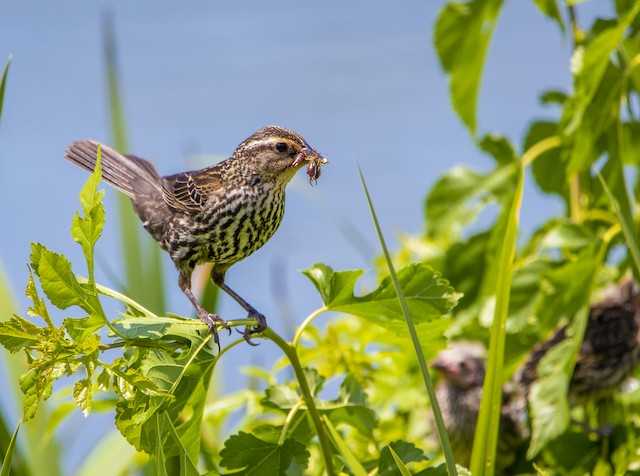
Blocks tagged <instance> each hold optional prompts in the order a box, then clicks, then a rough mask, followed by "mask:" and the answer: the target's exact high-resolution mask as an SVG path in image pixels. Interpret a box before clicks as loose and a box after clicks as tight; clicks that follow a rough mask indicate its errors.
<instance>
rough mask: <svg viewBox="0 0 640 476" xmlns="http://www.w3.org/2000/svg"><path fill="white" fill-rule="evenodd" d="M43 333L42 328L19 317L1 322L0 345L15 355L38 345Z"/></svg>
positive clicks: (15, 316)
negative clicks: (26, 348)
mask: <svg viewBox="0 0 640 476" xmlns="http://www.w3.org/2000/svg"><path fill="white" fill-rule="evenodd" d="M41 333H42V328H40V327H38V326H36V325H35V324H32V323H31V322H29V321H27V320H26V319H23V318H21V317H20V316H17V315H14V316H13V317H12V318H11V319H9V320H8V321H5V322H0V344H1V345H2V346H3V347H4V348H5V349H7V350H8V351H9V352H13V353H15V352H18V351H19V350H22V349H23V348H25V347H28V346H31V345H34V344H36V343H37V342H39V340H40V338H39V335H40V334H41Z"/></svg>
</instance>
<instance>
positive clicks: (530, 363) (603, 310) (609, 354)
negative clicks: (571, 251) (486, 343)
mask: <svg viewBox="0 0 640 476" xmlns="http://www.w3.org/2000/svg"><path fill="white" fill-rule="evenodd" d="M566 337H567V326H563V327H560V328H559V329H557V330H556V331H555V332H554V333H553V334H552V335H551V337H549V338H548V339H547V340H546V341H544V342H542V343H541V344H539V345H538V346H537V347H536V348H534V350H533V351H532V352H531V354H530V355H529V357H528V358H527V360H526V362H525V363H524V364H523V366H522V369H521V370H520V373H519V383H520V385H521V386H522V388H523V391H524V393H525V395H526V396H527V397H528V394H529V391H530V389H531V385H532V384H533V382H534V381H535V380H536V379H537V377H538V364H539V363H540V360H541V359H542V357H544V356H545V355H546V354H547V352H549V350H551V349H552V348H553V347H555V346H556V345H558V344H559V343H561V342H562V341H564V340H565V339H566ZM639 363H640V287H639V286H638V284H637V283H636V282H635V281H634V279H633V278H632V277H630V276H627V277H625V278H623V279H622V280H621V281H620V283H618V284H617V285H612V286H610V287H609V288H607V289H606V290H605V293H604V298H603V299H602V301H600V302H598V303H596V304H593V305H592V306H591V309H590V311H589V319H588V321H587V327H586V329H585V334H584V339H583V340H582V344H581V345H580V350H579V351H578V356H577V358H576V363H575V367H574V369H573V374H572V376H571V381H570V382H569V402H570V403H571V404H572V405H577V404H581V403H584V402H586V401H588V400H599V399H601V398H605V397H608V396H610V395H611V394H612V393H613V392H614V391H615V390H617V389H618V388H619V387H620V386H621V385H622V383H623V382H624V381H625V380H626V379H627V377H629V376H630V375H631V373H632V372H633V371H634V369H635V368H636V367H637V366H638V364H639Z"/></svg>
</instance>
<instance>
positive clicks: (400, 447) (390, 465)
mask: <svg viewBox="0 0 640 476" xmlns="http://www.w3.org/2000/svg"><path fill="white" fill-rule="evenodd" d="M390 449H393V451H394V452H395V454H396V456H397V457H398V459H399V460H400V461H401V462H402V463H403V464H405V465H406V464H407V463H413V462H420V461H425V460H427V459H428V458H427V457H426V456H425V454H424V452H423V451H422V450H421V449H420V448H417V447H416V446H415V445H414V444H413V443H408V442H406V441H401V440H398V441H394V442H393V443H389V445H387V446H385V447H384V448H382V451H380V460H379V461H378V474H379V476H395V475H397V474H400V471H399V470H398V466H397V464H396V460H395V458H394V457H393V455H392V454H391V451H389V450H390ZM445 474H446V471H445Z"/></svg>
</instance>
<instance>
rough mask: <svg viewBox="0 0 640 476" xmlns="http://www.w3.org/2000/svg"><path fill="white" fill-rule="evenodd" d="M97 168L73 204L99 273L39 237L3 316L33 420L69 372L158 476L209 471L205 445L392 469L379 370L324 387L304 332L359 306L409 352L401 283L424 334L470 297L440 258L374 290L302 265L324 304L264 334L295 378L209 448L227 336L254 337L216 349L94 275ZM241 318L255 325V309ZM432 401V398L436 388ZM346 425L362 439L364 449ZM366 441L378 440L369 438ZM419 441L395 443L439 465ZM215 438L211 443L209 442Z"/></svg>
mask: <svg viewBox="0 0 640 476" xmlns="http://www.w3.org/2000/svg"><path fill="white" fill-rule="evenodd" d="M100 174H101V170H100V163H99V160H98V163H97V165H96V169H95V171H94V173H93V174H92V175H91V176H90V177H89V179H88V181H87V183H86V184H85V186H84V187H83V188H82V190H81V192H80V196H79V200H80V204H81V208H82V210H81V212H79V213H76V214H75V216H74V218H73V221H72V226H71V236H72V238H73V239H74V241H75V242H77V243H78V244H79V245H80V247H81V249H82V251H83V254H84V257H85V263H86V267H87V276H88V277H87V278H83V277H80V276H77V275H76V274H75V272H74V270H73V266H72V263H71V262H70V261H69V260H68V259H67V258H66V257H65V256H64V255H62V254H59V253H56V252H54V251H52V250H50V249H48V248H47V247H46V246H44V245H43V244H39V243H38V244H33V245H32V247H31V257H30V258H31V262H30V266H29V269H30V274H29V280H28V283H27V289H26V293H27V296H28V297H29V298H30V300H31V302H32V304H31V306H30V307H29V311H28V317H29V318H24V317H21V316H19V315H14V316H13V317H12V318H11V319H9V320H8V321H5V322H2V323H0V344H2V345H3V346H4V347H5V348H6V349H7V350H9V351H10V352H13V353H17V352H24V353H26V355H27V357H28V363H29V367H28V370H27V371H26V372H25V373H24V374H23V375H22V376H21V377H20V387H21V389H22V392H23V393H24V397H25V398H24V418H25V420H30V419H33V418H34V417H35V416H36V414H37V412H38V409H39V408H40V406H41V405H42V402H43V401H45V400H47V399H49V398H50V397H51V396H52V395H53V394H54V382H55V381H56V380H59V379H61V378H62V377H71V378H72V379H73V383H72V388H71V389H70V391H69V392H68V394H69V396H70V398H72V399H73V401H74V402H75V404H76V406H77V407H78V408H79V409H80V410H81V411H82V412H83V413H84V414H85V415H88V414H89V413H90V412H91V411H94V410H95V409H100V408H114V409H115V424H116V428H117V429H118V430H119V432H120V433H121V434H122V436H123V437H124V438H125V439H126V441H127V442H128V443H129V444H130V445H132V446H133V447H134V448H135V449H136V450H137V451H140V452H144V453H147V454H149V455H150V456H151V457H152V461H153V462H154V463H155V465H156V469H157V471H158V473H159V474H176V473H177V472H180V474H200V471H201V469H202V463H201V461H202V459H203V455H206V456H205V459H206V460H207V461H208V463H207V465H206V468H205V470H206V471H218V472H219V471H220V468H221V467H223V468H226V469H227V470H229V471H233V472H236V470H239V471H240V473H243V474H244V472H246V473H249V472H254V471H258V472H259V473H260V474H285V473H286V474H308V473H307V470H308V468H312V469H311V471H312V472H315V473H318V472H323V471H326V472H327V473H328V474H334V473H335V471H336V468H339V467H341V466H342V465H346V467H348V468H349V469H350V470H351V471H352V472H354V474H366V470H365V469H364V466H363V464H362V463H361V461H367V464H366V466H367V467H375V465H376V464H384V465H385V468H387V469H385V470H384V471H385V474H387V473H388V471H390V470H389V467H390V464H389V455H388V452H387V454H386V456H385V453H381V452H382V450H383V448H385V445H388V444H389V441H388V440H387V439H386V438H385V437H384V435H383V434H382V433H380V429H379V425H380V424H381V422H382V421H384V420H380V419H379V418H378V416H377V415H376V412H375V410H374V407H372V406H371V404H370V402H369V398H368V392H369V391H371V392H374V393H375V391H376V390H375V387H372V386H371V385H372V384H373V383H374V382H375V381H374V380H373V379H371V378H370V377H371V376H372V374H369V377H367V378H363V375H362V373H361V372H359V371H358V372H356V373H355V374H352V373H351V372H350V370H358V369H357V367H353V368H351V369H347V368H345V372H344V374H343V376H342V378H341V381H342V384H341V385H340V389H339V392H338V395H337V396H335V397H334V398H331V397H325V396H323V397H321V396H320V393H321V392H322V390H323V387H324V382H325V380H326V376H325V375H323V374H321V373H319V372H318V370H316V369H314V368H313V367H307V368H303V366H302V363H301V360H300V358H301V357H303V358H304V357H308V356H309V353H308V349H307V348H305V347H304V346H303V344H302V343H301V342H299V341H300V337H301V335H302V333H303V332H304V331H305V330H306V331H308V332H310V331H311V329H312V328H311V327H309V324H310V323H311V321H312V320H313V318H315V317H317V316H318V315H319V314H320V313H322V312H327V311H338V312H348V313H350V314H351V315H353V316H361V317H362V318H363V322H366V323H368V325H372V326H374V327H375V328H377V329H379V330H378V331H376V332H375V335H376V336H378V338H379V341H380V342H381V343H385V344H387V345H388V342H387V341H386V339H385V338H384V336H385V335H387V334H392V335H398V339H397V341H396V343H395V344H393V349H394V350H392V351H393V352H398V351H399V349H400V346H401V342H402V339H403V338H402V335H406V330H404V325H403V322H404V321H403V313H404V310H403V309H401V306H400V305H399V304H398V302H397V298H396V291H397V286H401V288H402V290H403V293H404V296H405V300H406V302H405V306H406V307H408V308H409V309H411V311H412V312H414V313H415V314H416V318H415V325H416V328H417V329H418V330H419V333H420V335H421V336H423V338H424V339H425V343H426V342H432V343H433V342H435V341H436V340H435V339H434V335H440V334H441V333H442V331H443V329H445V328H446V325H447V319H443V316H445V315H446V314H447V313H448V312H449V311H450V310H451V309H452V308H453V307H454V306H455V304H456V302H457V300H458V298H459V295H458V294H457V293H456V292H455V291H454V290H453V288H452V287H450V286H449V284H448V282H447V281H446V280H445V279H443V278H442V277H441V276H440V275H439V274H438V273H435V272H434V271H433V270H432V269H431V268H430V267H429V266H426V265H424V264H420V263H416V264H411V265H408V266H406V267H403V268H402V269H400V270H399V271H398V273H397V277H395V284H392V283H391V278H390V277H384V276H382V279H381V282H380V285H379V286H378V287H377V288H376V289H375V290H374V291H372V292H370V293H368V294H365V295H363V296H356V295H355V285H356V281H357V280H358V278H359V277H360V276H361V275H362V273H363V271H362V270H354V271H338V272H336V271H333V270H332V269H331V268H330V267H329V266H327V265H323V264H317V265H314V266H313V267H312V268H310V269H308V270H306V271H304V274H305V275H307V277H309V279H310V280H311V281H312V283H313V284H314V285H315V286H316V288H317V289H318V291H319V293H320V297H321V298H322V300H323V302H324V305H323V306H322V307H321V308H320V309H319V310H318V311H317V312H316V313H314V314H312V318H311V319H308V320H307V321H306V323H305V325H304V326H303V327H302V328H301V329H300V330H299V332H298V337H297V338H296V341H295V344H294V345H291V344H289V343H286V342H284V341H283V340H282V339H281V338H280V337H279V336H277V335H276V334H275V333H273V331H271V330H270V329H267V330H266V331H265V333H264V336H265V337H267V338H269V339H271V340H272V341H273V342H275V343H276V344H277V345H278V346H279V347H280V348H281V349H282V350H283V352H284V354H285V355H286V357H287V358H288V360H289V362H290V364H291V366H292V368H293V369H294V372H295V375H296V379H297V383H298V385H297V386H294V385H293V382H290V381H288V382H284V383H281V384H278V383H275V382H273V381H271V382H269V383H270V384H269V386H267V388H266V389H265V390H264V391H257V390H256V391H255V395H254V396H252V397H251V399H252V400H253V401H255V402H256V403H257V404H258V405H259V406H260V407H261V408H262V411H261V412H259V413H256V414H255V420H253V419H249V420H246V421H245V424H244V425H243V426H244V428H245V430H241V431H240V432H238V433H237V434H231V435H230V436H229V437H228V438H225V439H224V442H223V444H222V445H221V446H219V447H218V448H209V447H208V446H207V441H206V439H205V440H204V445H205V447H206V449H203V447H202V446H201V442H202V441H203V437H202V435H203V432H204V433H206V429H205V425H207V423H208V421H209V419H208V417H207V416H206V414H207V406H208V405H209V402H208V398H207V395H208V388H209V385H210V381H211V378H212V375H213V372H214V369H215V365H216V363H217V360H218V359H219V358H220V357H221V356H222V355H223V354H224V353H225V352H226V350H227V349H228V348H230V347H232V346H234V345H237V344H238V343H239V342H243V340H242V339H240V340H239V341H236V342H233V343H231V344H230V346H229V347H226V348H225V349H224V350H223V351H222V352H221V354H219V355H218V356H216V355H215V354H214V352H213V350H214V349H213V348H212V346H211V345H210V339H211V335H210V334H209V333H208V329H207V327H206V325H204V324H203V323H202V322H200V321H199V320H194V319H189V318H182V317H179V316H170V317H167V316H158V315H156V314H154V313H153V312H151V311H149V310H148V309H146V308H145V307H143V306H142V305H140V304H139V303H137V302H135V301H134V300H132V299H131V298H129V297H126V296H124V295H122V294H120V293H118V292H115V291H113V290H110V289H107V288H105V287H104V286H101V285H99V284H97V283H96V282H95V279H94V265H95V259H94V250H95V245H96V243H97V241H98V239H99V237H100V234H101V232H102V230H103V227H104V221H105V211H104V207H103V205H102V197H103V193H102V191H98V189H97V186H98V183H99V181H100ZM40 290H41V291H42V293H44V297H42V296H41V294H40V292H41V291H40ZM105 298H108V299H110V300H115V301H117V302H120V303H121V306H123V307H124V312H122V313H121V314H120V316H119V317H118V318H116V319H110V318H109V317H108V316H107V314H106V313H105V311H104V308H103V305H102V300H103V299H105ZM52 306H53V307H55V308H57V309H58V310H61V311H65V313H66V312H69V311H70V310H77V311H79V312H80V315H79V317H71V316H69V315H67V314H65V317H64V319H62V320H61V321H62V323H61V324H60V325H58V324H57V322H59V321H60V319H59V317H58V316H57V312H54V311H53V310H52ZM231 324H232V325H240V326H244V325H246V320H240V321H236V322H233V323H231ZM105 327H106V329H107V332H106V334H105V332H103V328H105ZM346 335H349V333H346ZM349 338H351V337H349ZM369 342H370V341H369ZM328 345H329V344H328V343H327V344H326V345H325V347H326V346H328ZM326 348H328V347H326ZM332 348H333V349H334V350H335V349H336V347H335V346H332ZM348 348H351V343H346V345H345V346H341V349H342V350H343V351H344V350H346V349H348ZM431 350H432V351H433V349H431ZM106 354H108V356H107V355H106ZM319 363H321V362H319ZM320 368H323V367H322V366H320ZM330 376H331V377H336V376H337V374H335V373H331V374H330ZM390 390H391V389H389V390H386V391H385V392H386V393H388V392H389V391H390ZM393 390H394V393H395V389H393ZM259 395H262V396H261V397H259ZM246 401H249V400H246ZM423 404H424V407H423V409H424V408H426V400H424V402H423ZM70 408H71V407H69V406H68V405H67V404H66V403H65V404H64V405H61V406H60V407H59V408H58V410H57V411H56V412H55V413H54V416H53V418H52V425H53V427H54V428H55V425H56V424H58V423H59V422H60V421H62V420H63V419H64V418H65V417H66V416H67V415H68V413H69V411H70ZM237 409H238V407H237V406H227V407H226V409H223V410H222V412H221V415H218V418H222V420H224V419H225V418H228V417H230V416H231V415H232V412H234V411H236V410H237ZM225 411H226V413H225ZM260 415H269V418H267V419H263V418H260ZM246 430H251V431H252V433H248V432H247V431H246ZM347 435H349V436H350V437H355V438H356V440H357V441H358V444H357V445H356V448H353V447H352V444H351V440H350V439H347V438H345V437H346V436H347ZM367 441H368V442H370V443H369V444H365V442H367ZM371 443H373V444H371ZM416 443H418V440H416V441H415V442H403V441H402V440H398V441H396V442H395V443H394V445H395V446H393V447H394V448H397V449H398V453H397V454H396V456H397V457H398V458H400V461H402V462H403V463H402V464H420V465H421V466H422V467H424V466H425V465H429V464H431V460H429V459H428V458H427V457H426V455H425V453H424V452H423V450H421V449H419V447H418V446H416ZM210 450H211V451H214V453H213V454H209V453H207V451H210ZM319 455H321V456H322V461H323V462H322V463H320V460H319V459H318V456H319ZM363 458H364V459H363ZM394 461H395V460H394ZM394 467H395V466H394ZM322 468H323V469H322ZM389 474H390V473H389Z"/></svg>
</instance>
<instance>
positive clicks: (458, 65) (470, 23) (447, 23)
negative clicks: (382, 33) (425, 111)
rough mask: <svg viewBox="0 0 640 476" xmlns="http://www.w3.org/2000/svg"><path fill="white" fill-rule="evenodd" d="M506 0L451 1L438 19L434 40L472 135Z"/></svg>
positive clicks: (456, 105)
mask: <svg viewBox="0 0 640 476" xmlns="http://www.w3.org/2000/svg"><path fill="white" fill-rule="evenodd" d="M501 7H502V0H470V1H469V2H466V3H458V2H448V3H447V4H446V5H445V6H444V8H443V9H442V10H441V11H440V14H439V16H438V20H437V22H436V27H435V34H434V43H435V46H436V50H437V52H438V58H439V59H440V63H441V64H442V67H443V68H444V70H445V71H446V72H447V73H449V74H450V76H451V79H450V89H451V102H452V103H453V108H454V109H455V110H456V112H457V113H458V115H459V116H460V118H461V119H462V122H463V123H464V124H465V125H466V126H467V127H468V128H469V131H470V132H471V134H472V135H475V134H476V107H477V103H478V91H479V89H480V79H481V77H482V69H483V66H484V60H485V57H486V55H487V51H488V49H489V42H490V40H491V35H492V34H493V30H494V28H495V25H496V22H497V19H498V14H499V13H500V8H501Z"/></svg>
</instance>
